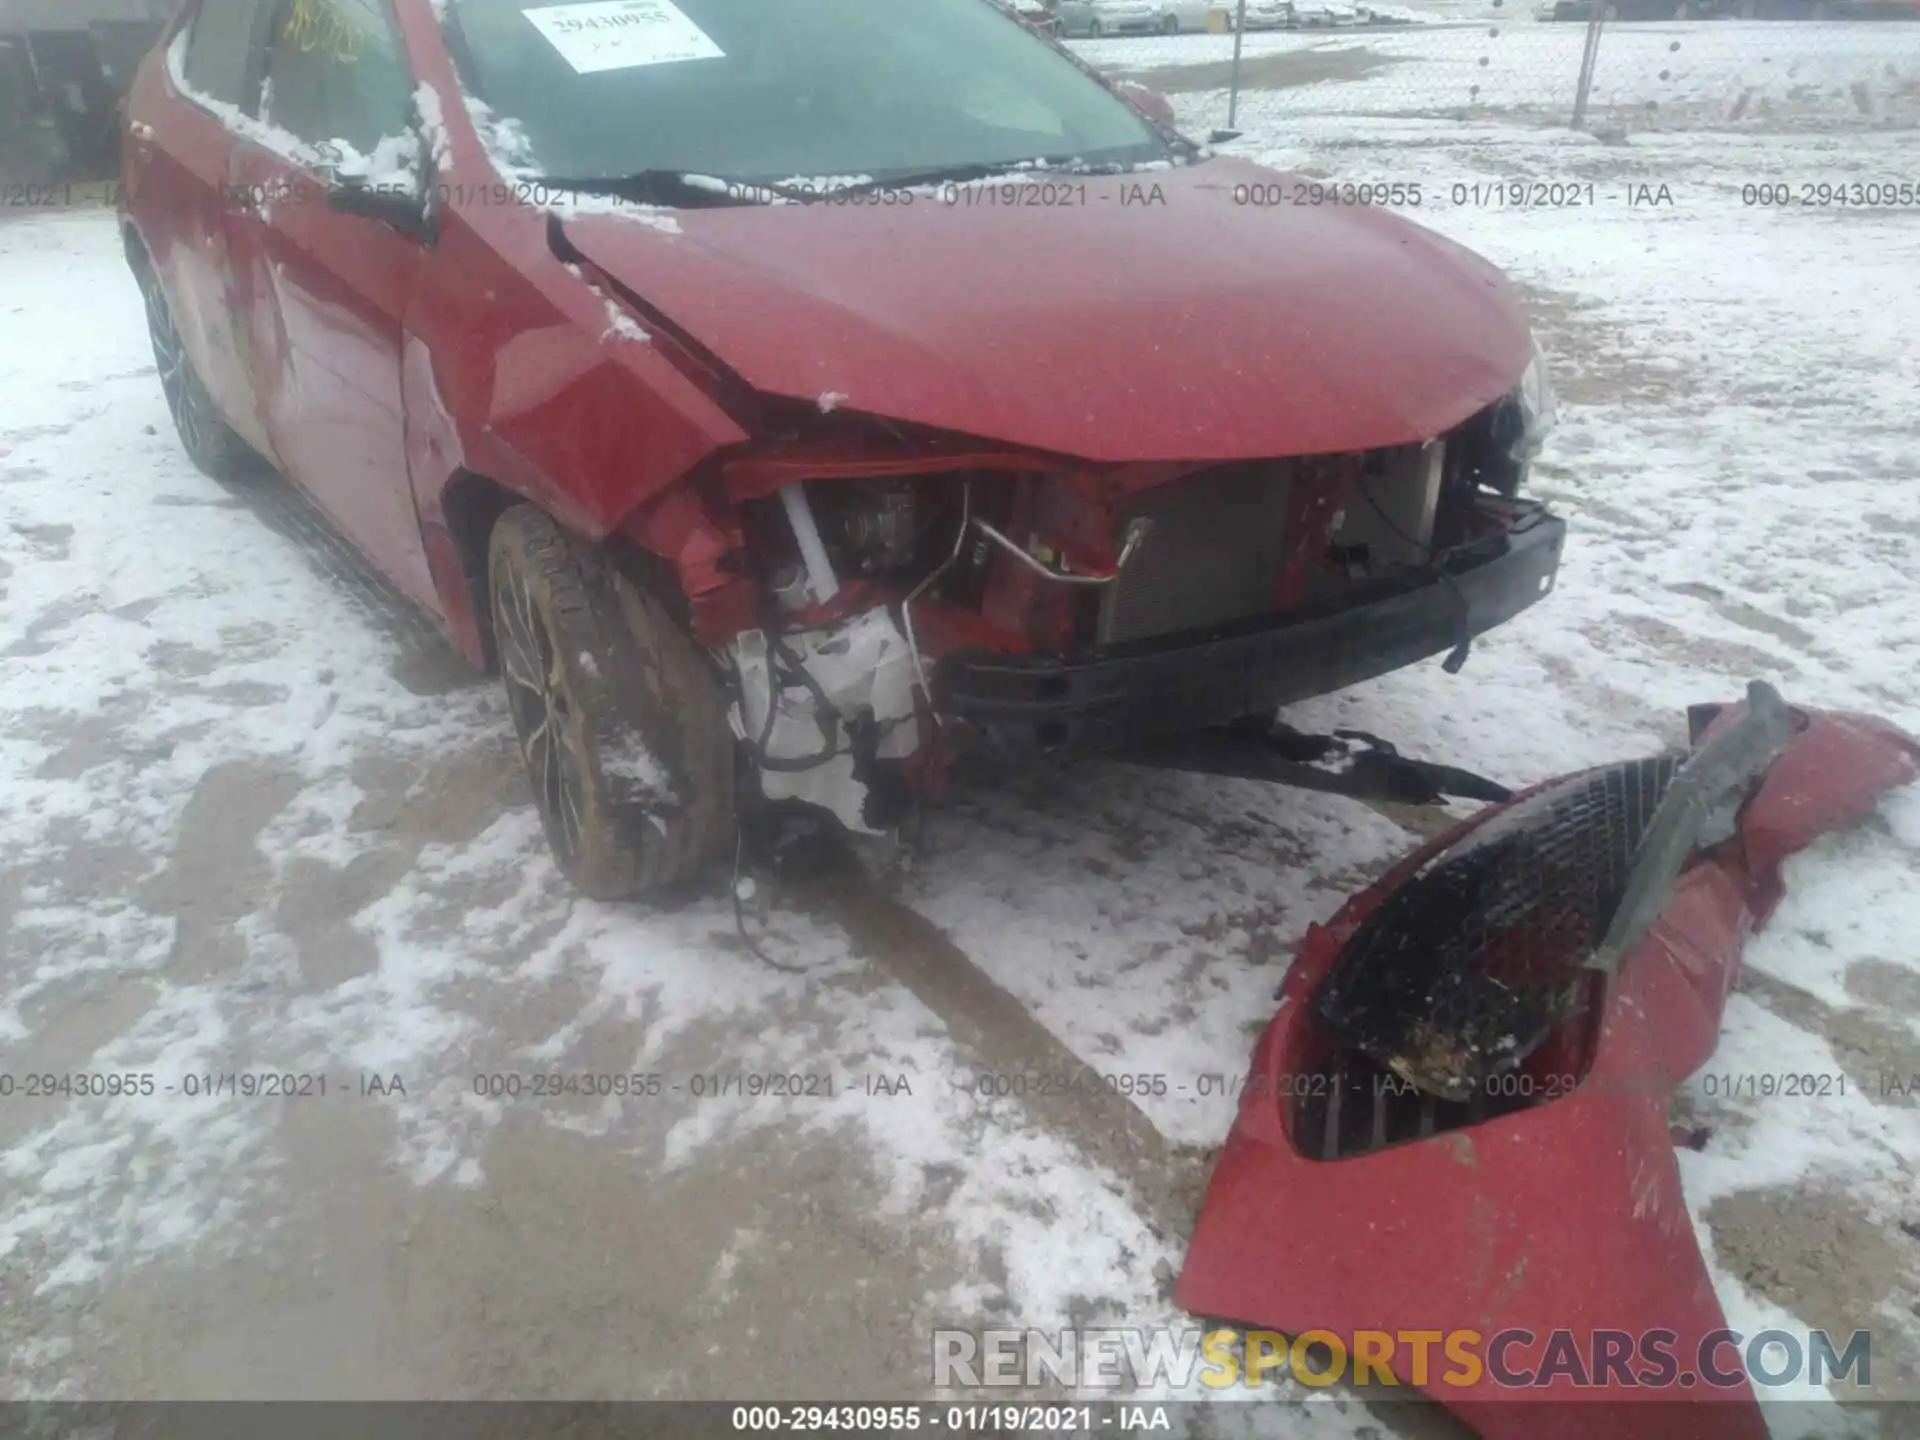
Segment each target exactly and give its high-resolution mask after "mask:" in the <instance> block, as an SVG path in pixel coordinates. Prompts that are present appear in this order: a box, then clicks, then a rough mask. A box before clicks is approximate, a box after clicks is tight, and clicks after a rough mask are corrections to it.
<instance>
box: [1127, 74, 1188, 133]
mask: <svg viewBox="0 0 1920 1440" xmlns="http://www.w3.org/2000/svg"><path fill="white" fill-rule="evenodd" d="M1113 88H1114V89H1116V90H1118V91H1119V92H1120V94H1121V97H1122V98H1123V99H1125V100H1126V102H1127V103H1128V104H1129V105H1131V106H1133V108H1134V109H1136V110H1138V111H1139V112H1140V113H1141V114H1142V115H1144V116H1146V117H1147V118H1148V119H1149V120H1152V121H1153V122H1155V123H1156V124H1159V125H1165V126H1166V127H1167V128H1168V129H1172V128H1173V123H1174V121H1173V102H1172V101H1171V100H1169V99H1167V97H1166V96H1164V95H1162V94H1161V93H1160V92H1159V91H1158V90H1155V89H1153V88H1152V87H1151V86H1147V85H1142V84H1141V83H1140V82H1139V81H1138V80H1121V81H1118V82H1116V83H1115V85H1114V87H1113Z"/></svg>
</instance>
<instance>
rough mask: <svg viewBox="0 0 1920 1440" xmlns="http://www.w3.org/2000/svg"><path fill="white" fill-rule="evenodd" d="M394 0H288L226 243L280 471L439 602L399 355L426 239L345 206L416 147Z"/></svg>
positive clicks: (242, 162)
mask: <svg viewBox="0 0 1920 1440" xmlns="http://www.w3.org/2000/svg"><path fill="white" fill-rule="evenodd" d="M412 93H413V81H412V79H411V75H410V72H409V69H408V67H407V63H406V58H405V52H404V49H403V48H402V45H401V41H400V37H399V33H398V30H397V28H396V26H395V24H394V20H393V14H392V11H391V9H390V8H389V5H388V3H387V0H277V3H275V6H274V15H273V20H272V22H271V24H270V38H269V40H268V43H267V53H266V69H265V84H264V87H263V98H262V101H261V107H260V118H261V121H262V122H263V124H262V126H261V127H259V129H258V130H257V132H256V133H255V135H254V136H253V138H251V139H249V140H243V141H242V143H241V144H240V145H239V146H238V147H237V148H236V151H235V155H234V163H233V167H232V171H231V175H230V189H231V191H232V193H233V194H234V195H235V196H236V197H237V200H238V203H237V204H236V205H235V206H234V207H233V208H231V209H230V210H229V212H228V245H229V247H230V249H231V251H232V253H233V259H234V264H235V268H236V271H237V272H238V273H239V274H240V277H241V278H240V280H239V289H240V293H241V295H242V298H243V300H244V303H245V306H246V310H247V328H248V333H249V336H250V338H251V345H252V349H253V351H254V354H255V356H256V358H257V366H258V377H257V382H256V384H257V389H258V392H259V396H260V407H261V412H262V415H263V417H264V420H265V423H266V428H267V432H268V434H269V436H270V437H271V439H272V442H273V447H274V451H275V453H276V454H277V455H278V457H279V459H280V463H281V467H282V468H283V469H284V470H285V471H286V473H287V474H288V475H289V476H291V477H292V479H293V480H294V481H295V483H297V484H298V485H299V486H300V488H301V489H303V490H304V491H306V492H307V494H308V495H310V496H311V497H312V498H313V500H314V501H315V503H316V504H318V505H319V506H320V508H321V509H322V510H324V511H325V512H326V513H327V515H328V516H329V518H331V519H332V521H333V522H334V524H335V525H336V526H338V527H339V529H340V530H341V531H343V532H344V533H345V534H346V535H347V536H348V537H349V538H350V539H352V540H353V542H354V543H355V544H356V545H357V546H359V547H360V549H361V550H362V551H364V552H365V553H366V555H367V556H368V558H369V559H371V560H372V561H373V562H374V564H375V565H376V566H377V567H378V568H379V569H380V570H381V571H382V572H384V573H385V574H386V576H387V578H388V579H390V580H391V581H392V582H393V583H394V584H395V585H396V586H398V587H399V588H400V590H401V591H403V592H404V593H405V594H407V595H408V596H410V597H411V598H413V599H414V600H416V601H417V602H419V603H421V604H423V605H425V606H427V607H428V608H429V609H430V610H434V611H437V609H438V604H437V599H436V596H435V592H434V588H433V582H432V580H431V578H430V577H429V574H428V571H427V562H426V552H425V549H424V547H423V545H422V542H421V536H420V524H419V518H418V515H417V512H416V511H415V508H414V500H413V489H412V486H411V484H410V483H409V480H408V474H407V462H406V447H405V443H404V410H403V406H402V403H401V382H400V374H401V357H402V354H403V350H404V343H405V325H406V311H407V302H408V297H409V296H410V295H411V293H412V292H413V289H414V286H415V282H416V280H417V278H418V275H419V272H420V268H421V266H422V264H423V263H424V260H425V243H426V242H425V241H424V240H423V239H422V238H421V237H420V236H419V235H417V234H412V233H407V232H403V231H402V230H400V229H397V228H395V227H394V226H392V225H389V224H387V223H384V222H382V221H380V220H377V219H373V218H371V217H368V216H364V215H349V214H343V213H341V212H339V211H336V210H334V209H332V208H330V206H329V205H328V203H327V192H328V189H329V186H330V185H332V184H333V183H334V182H335V181H336V180H337V178H338V173H339V171H340V170H341V169H342V168H343V167H354V168H357V166H356V157H365V158H368V159H370V158H371V157H372V156H373V155H374V152H375V150H376V149H377V148H378V147H380V146H381V142H382V141H387V142H389V143H388V145H387V151H388V152H392V151H393V148H394V142H396V141H400V142H402V143H405V144H417V137H416V136H415V135H414V132H413V125H412V118H411V117H412Z"/></svg>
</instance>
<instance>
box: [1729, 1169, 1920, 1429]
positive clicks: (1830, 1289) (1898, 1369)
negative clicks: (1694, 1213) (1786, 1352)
mask: <svg viewBox="0 0 1920 1440" xmlns="http://www.w3.org/2000/svg"><path fill="white" fill-rule="evenodd" d="M1706 1222H1707V1226H1708V1228H1709V1229H1711V1230H1712V1231H1713V1244H1714V1251H1715V1253H1716V1254H1717V1255H1718V1256H1719V1257H1720V1260H1721V1263H1722V1264H1724V1265H1725V1266H1726V1267H1727V1269H1729V1270H1730V1271H1732V1272H1733V1273H1734V1274H1735V1275H1736V1276H1738V1277H1739V1279H1740V1281H1741V1283H1742V1284H1744V1285H1746V1286H1747V1288H1748V1289H1750V1290H1752V1291H1753V1292H1754V1293H1755V1294H1756V1295H1760V1296H1763V1297H1765V1298H1766V1299H1768V1300H1771V1301H1772V1302H1774V1303H1775V1304H1776V1305H1779V1306H1780V1307H1781V1308H1782V1309H1784V1310H1786V1311H1787V1312H1788V1313H1789V1314H1791V1315H1793V1316H1794V1318H1796V1319H1798V1320H1801V1321H1803V1322H1805V1323H1806V1324H1807V1325H1808V1326H1809V1327H1810V1328H1812V1329H1815V1330H1824V1331H1826V1332H1827V1335H1828V1338H1829V1339H1830V1340H1831V1342H1832V1343H1833V1345H1834V1348H1835V1351H1836V1353H1839V1352H1840V1351H1842V1350H1844V1349H1845V1346H1846V1342H1847V1337H1848V1336H1850V1335H1851V1334H1852V1333H1853V1332H1854V1331H1856V1330H1869V1331H1872V1332H1873V1341H1872V1347H1873V1356H1872V1364H1873V1370H1872V1385H1871V1389H1870V1390H1863V1389H1862V1388H1861V1387H1860V1386H1859V1385H1858V1384H1857V1377H1854V1378H1852V1379H1849V1380H1848V1381H1846V1382H1845V1383H1843V1384H1840V1385H1836V1386H1834V1391H1835V1394H1836V1395H1838V1396H1841V1397H1848V1396H1851V1397H1853V1398H1856V1399H1864V1398H1867V1397H1868V1396H1871V1398H1872V1399H1874V1400H1876V1401H1887V1400H1895V1399H1907V1400H1911V1399H1915V1398H1920V1368H1917V1365H1916V1362H1920V1352H1916V1350H1915V1347H1914V1345H1913V1343H1912V1341H1911V1340H1910V1339H1908V1338H1907V1337H1906V1336H1904V1335H1903V1334H1901V1333H1900V1332H1899V1331H1897V1330H1894V1329H1892V1328H1891V1327H1889V1326H1888V1325H1886V1324H1885V1323H1884V1321H1883V1319H1882V1318H1881V1314H1882V1312H1883V1311H1884V1310H1885V1309H1886V1308H1887V1307H1888V1306H1890V1305H1897V1306H1898V1307H1899V1308H1901V1309H1905V1308H1906V1306H1907V1305H1908V1304H1909V1303H1910V1302H1911V1301H1912V1300H1913V1298H1914V1296H1915V1294H1916V1291H1920V1244H1917V1243H1915V1242H1913V1241H1911V1240H1908V1239H1907V1238H1906V1236H1905V1235H1904V1234H1902V1233H1901V1232H1900V1231H1899V1230H1898V1229H1897V1228H1896V1227H1895V1226H1893V1225H1891V1224H1886V1223H1884V1222H1883V1221H1882V1220H1881V1219H1879V1218H1876V1217H1875V1216H1873V1215H1871V1214H1869V1213H1868V1212H1867V1211H1866V1210H1865V1209H1864V1208H1863V1207H1862V1206H1861V1205H1859V1204H1858V1202H1856V1201H1855V1200H1854V1199H1853V1198H1852V1197H1851V1196H1850V1195H1848V1194H1847V1193H1846V1192H1845V1191H1840V1190H1833V1189H1798V1188H1793V1187H1781V1188H1778V1189H1770V1190H1749V1191H1744V1192H1742V1193H1740V1194H1737V1195H1729V1196H1725V1197H1724V1198H1722V1199H1719V1200H1716V1201H1714V1202H1713V1204H1712V1205H1710V1206H1708V1207H1707V1213H1706ZM1888 1433H1892V1432H1888Z"/></svg>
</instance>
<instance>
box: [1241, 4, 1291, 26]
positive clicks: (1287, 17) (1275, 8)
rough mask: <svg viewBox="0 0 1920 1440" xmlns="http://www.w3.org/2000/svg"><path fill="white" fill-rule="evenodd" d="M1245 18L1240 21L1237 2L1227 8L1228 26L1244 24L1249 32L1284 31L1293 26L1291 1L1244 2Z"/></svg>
mask: <svg viewBox="0 0 1920 1440" xmlns="http://www.w3.org/2000/svg"><path fill="white" fill-rule="evenodd" d="M1246 7H1247V8H1246V12H1245V15H1246V18H1245V20H1244V21H1242V19H1241V10H1240V3H1239V0H1231V3H1229V4H1228V6H1227V17H1228V23H1229V24H1230V25H1238V24H1242V23H1244V24H1245V25H1246V27H1247V29H1249V30H1284V29H1286V28H1287V27H1288V26H1289V25H1291V24H1293V5H1292V0H1246Z"/></svg>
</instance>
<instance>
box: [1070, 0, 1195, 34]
mask: <svg viewBox="0 0 1920 1440" xmlns="http://www.w3.org/2000/svg"><path fill="white" fill-rule="evenodd" d="M1063 8H1064V7H1063ZM1088 8H1089V9H1090V10H1091V11H1092V13H1091V15H1089V16H1088V18H1087V30H1086V33H1087V34H1089V35H1150V34H1155V33H1158V34H1162V35H1178V34H1179V33H1180V32H1181V31H1183V30H1205V29H1206V28H1207V12H1208V11H1209V10H1211V9H1212V8H1213V6H1212V5H1211V4H1209V3H1208V0H1093V3H1092V4H1091V6H1090V7H1088ZM1078 29H1079V26H1078V25H1077V24H1075V23H1074V21H1073V19H1071V18H1068V19H1067V31H1068V33H1069V34H1072V33H1075V32H1076V31H1077V30H1078Z"/></svg>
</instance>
